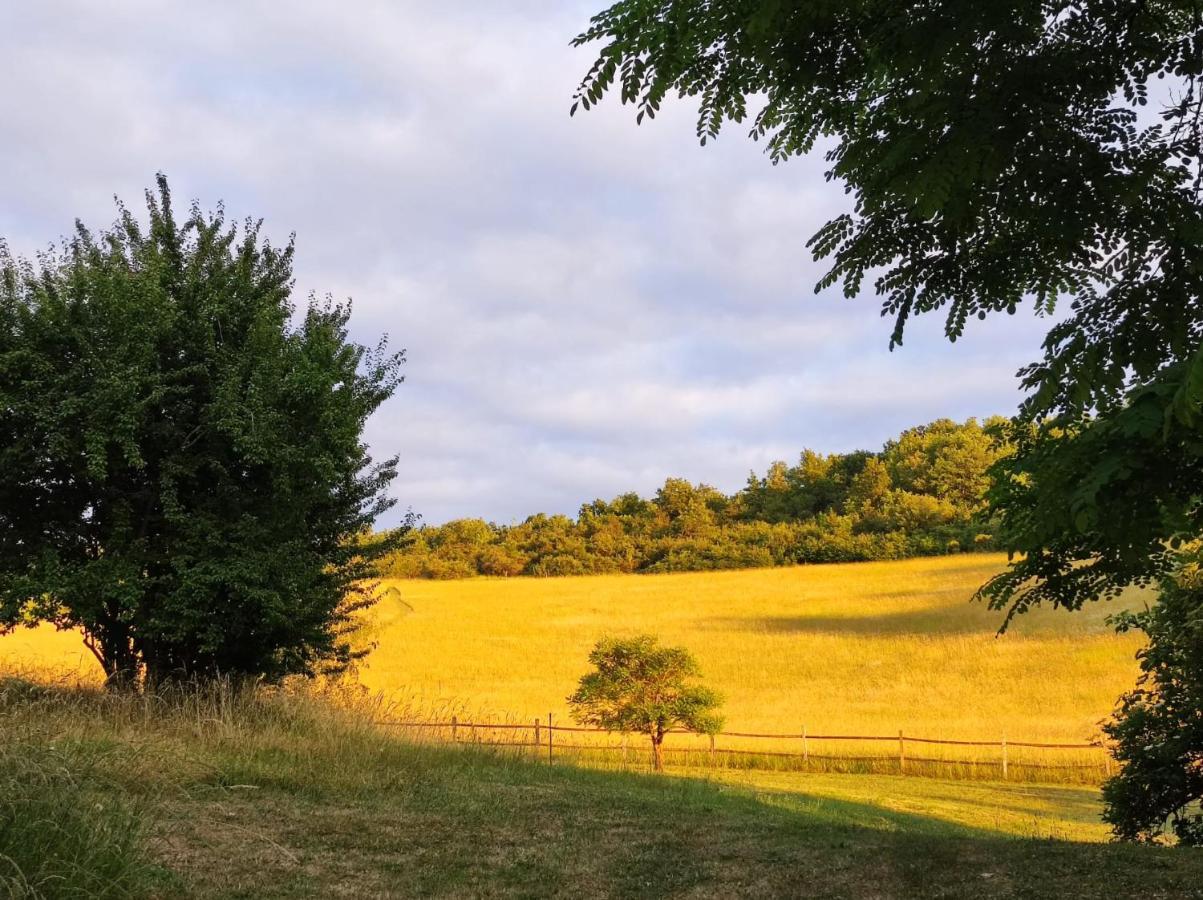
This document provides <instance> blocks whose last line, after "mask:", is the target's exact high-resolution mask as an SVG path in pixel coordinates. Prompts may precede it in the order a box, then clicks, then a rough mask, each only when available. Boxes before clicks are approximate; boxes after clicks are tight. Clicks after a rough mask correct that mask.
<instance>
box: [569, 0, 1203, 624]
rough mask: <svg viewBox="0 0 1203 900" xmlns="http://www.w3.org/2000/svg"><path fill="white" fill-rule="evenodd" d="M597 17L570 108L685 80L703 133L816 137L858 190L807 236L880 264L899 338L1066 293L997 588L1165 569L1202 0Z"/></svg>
mask: <svg viewBox="0 0 1203 900" xmlns="http://www.w3.org/2000/svg"><path fill="white" fill-rule="evenodd" d="M595 42H596V43H600V49H599V50H598V56H597V59H596V62H595V63H594V65H593V66H592V68H591V69H590V70H589V72H588V74H587V75H586V76H585V78H584V80H583V82H582V83H581V85H580V88H579V90H578V91H577V94H576V99H575V103H574V106H573V109H574V110H575V109H576V108H578V107H580V108H585V109H588V108H590V107H591V106H593V105H595V104H597V103H598V102H600V101H601V99H602V98H603V96H605V95H606V94H607V93H608V92H610V91H614V92H616V93H618V94H619V96H620V98H621V100H622V101H623V102H624V103H630V104H634V106H635V107H636V110H637V119H638V120H642V119H643V118H644V117H651V116H654V115H655V114H656V112H657V111H658V110H659V109H660V107H661V105H662V104H663V102H664V101H665V99H666V98H667V97H668V96H669V94H670V93H673V92H676V93H679V94H682V95H686V96H688V97H692V98H696V100H697V102H698V104H699V116H698V126H697V131H698V135H699V137H700V138H701V140H702V142H703V143H705V142H706V141H709V140H712V139H713V138H715V137H717V136H718V134H719V132H720V130H721V129H722V128H723V126H724V125H725V124H726V123H728V122H735V123H741V122H746V123H747V125H748V128H749V131H750V134H751V136H752V137H753V138H754V139H758V140H763V141H765V143H766V147H767V150H768V152H769V154H770V155H771V157H772V159H773V160H774V161H775V162H780V161H782V160H785V159H788V158H789V157H792V156H795V155H799V154H803V153H807V152H809V151H811V150H812V149H813V148H815V147H816V146H818V145H820V143H821V145H822V146H823V147H824V148H825V149H826V159H827V161H828V163H829V169H828V177H829V179H834V180H838V181H841V182H843V183H844V184H845V185H846V187H847V191H848V193H849V195H850V208H849V209H848V211H846V212H845V213H843V214H841V215H839V216H837V217H836V218H835V219H834V220H832V221H831V222H829V223H827V224H826V225H824V226H823V227H822V228H820V229H819V231H818V232H817V233H816V234H815V235H814V236H813V237H812V238H811V241H810V248H811V250H812V251H813V253H814V254H815V256H816V257H819V258H827V259H829V260H830V261H831V268H830V270H829V272H828V273H827V274H826V275H825V276H824V277H823V279H822V280H821V281H820V282H819V284H818V286H817V287H818V288H819V289H822V288H826V287H830V286H833V285H835V284H837V283H838V284H842V286H843V290H844V292H845V293H846V294H847V295H849V296H853V295H856V294H859V293H860V291H861V288H862V286H863V285H864V284H865V282H866V279H869V280H870V282H871V284H872V287H873V290H874V291H875V292H876V294H877V295H878V296H879V297H880V298H881V302H882V312H883V314H884V315H887V316H889V317H891V318H892V319H893V321H894V329H893V334H892V337H891V343H892V344H898V343H901V342H902V340H903V337H904V333H905V330H906V325H907V322H908V320H909V319H910V318H911V317H912V316H913V315H917V314H922V313H931V312H935V311H937V310H939V311H942V312H943V314H944V322H945V325H944V328H945V332H946V334H947V335H948V337H949V338H950V339H952V340H955V339H956V338H958V337H959V336H960V335H962V334H963V333H964V331H965V329H966V327H968V325H969V322H970V321H971V319H973V318H974V317H977V318H986V317H988V316H989V315H990V314H991V313H997V312H1007V313H1014V312H1015V311H1016V310H1017V309H1018V308H1019V307H1020V306H1022V305H1024V304H1030V305H1032V306H1033V307H1034V308H1035V309H1036V310H1037V311H1038V312H1041V313H1049V312H1051V311H1052V310H1053V309H1054V306H1055V305H1056V304H1057V303H1059V302H1060V303H1062V304H1064V303H1068V310H1067V311H1065V313H1064V314H1063V315H1062V318H1060V320H1059V321H1057V322H1056V323H1055V324H1053V325H1052V326H1051V328H1050V330H1049V332H1048V335H1047V338H1046V339H1045V341H1044V347H1043V358H1042V359H1041V360H1038V361H1037V362H1035V363H1033V364H1032V365H1030V366H1027V367H1025V368H1024V369H1023V370H1021V372H1020V376H1021V381H1022V386H1023V388H1024V389H1025V390H1026V392H1027V395H1026V400H1025V402H1024V404H1023V406H1022V409H1021V421H1020V422H1019V423H1018V424H1017V427H1016V429H1015V433H1014V435H1013V441H1014V443H1015V445H1016V452H1015V453H1014V454H1013V455H1012V456H1011V457H1009V458H1008V459H1007V460H1006V461H1004V462H1003V463H1002V464H1000V468H999V470H998V478H997V488H996V491H995V494H994V502H995V505H996V506H997V507H998V508H999V509H1000V510H1001V512H1002V515H1003V518H1004V526H1005V527H1004V528H1003V530H1002V531H1001V532H1000V535H1001V538H1002V540H1003V542H1004V544H1005V545H1006V546H1007V548H1008V549H1010V550H1012V551H1015V552H1017V553H1020V554H1022V558H1021V559H1019V560H1018V561H1017V563H1016V565H1015V566H1014V567H1013V568H1012V569H1011V570H1010V571H1009V572H1008V573H1006V574H1005V575H1003V576H1002V577H1000V578H999V579H997V580H996V581H994V582H992V583H991V584H990V585H989V586H987V588H986V589H985V595H986V596H987V597H989V598H990V599H991V601H992V602H993V603H994V604H996V605H997V606H999V607H1007V608H1010V609H1011V610H1012V611H1016V610H1020V609H1022V608H1024V607H1025V606H1027V605H1030V604H1032V603H1035V602H1041V601H1049V602H1051V603H1053V604H1055V605H1061V606H1066V607H1070V608H1074V607H1077V606H1080V605H1081V604H1082V603H1083V602H1085V601H1086V600H1089V599H1092V598H1095V597H1098V596H1106V595H1109V594H1112V593H1114V592H1115V591H1117V590H1119V589H1120V588H1121V587H1123V586H1124V585H1126V584H1130V583H1133V582H1149V581H1151V580H1153V579H1155V578H1158V577H1161V576H1163V575H1164V574H1165V572H1166V571H1167V570H1168V568H1169V567H1170V566H1172V558H1171V556H1170V555H1168V554H1167V553H1165V552H1163V551H1162V548H1163V547H1164V545H1165V543H1166V542H1167V541H1170V540H1175V539H1178V538H1182V537H1190V536H1193V535H1196V534H1198V533H1199V532H1200V526H1201V525H1203V522H1201V518H1200V517H1201V516H1203V511H1201V510H1200V504H1199V497H1200V496H1201V493H1200V491H1199V482H1200V480H1201V475H1200V472H1201V471H1203V452H1201V450H1200V446H1199V439H1198V434H1199V431H1200V429H1199V424H1200V399H1201V396H1203V349H1201V348H1203V303H1200V297H1201V296H1203V240H1201V239H1203V203H1201V199H1200V185H1201V181H1200V179H1201V177H1203V167H1201V165H1200V163H1201V154H1203V141H1201V123H1203V116H1201V115H1200V110H1201V109H1203V93H1201V91H1200V85H1199V83H1198V82H1199V75H1200V73H1201V72H1203V13H1201V10H1200V7H1199V4H1198V3H1197V2H1194V0H1190V2H1188V0H1154V2H1149V0H1081V2H1062V0H1005V2H996V3H993V2H992V3H973V2H966V0H920V2H909V3H895V2H886V0H848V2H806V3H787V2H781V0H622V2H618V3H615V4H613V5H612V6H610V7H609V8H608V9H605V10H604V11H602V12H600V13H599V14H598V15H596V16H595V17H594V18H593V20H592V22H591V24H590V26H589V28H588V29H587V30H586V31H585V32H584V33H582V34H581V35H580V36H579V37H578V38H577V44H578V45H584V44H593V43H595ZM1059 314H1060V313H1059ZM1049 513H1052V514H1053V515H1052V516H1051V517H1050V516H1049V515H1047V514H1049Z"/></svg>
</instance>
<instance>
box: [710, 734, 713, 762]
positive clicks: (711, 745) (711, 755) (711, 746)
mask: <svg viewBox="0 0 1203 900" xmlns="http://www.w3.org/2000/svg"><path fill="white" fill-rule="evenodd" d="M710 765H712V766H713V765H714V735H713V734H712V735H710Z"/></svg>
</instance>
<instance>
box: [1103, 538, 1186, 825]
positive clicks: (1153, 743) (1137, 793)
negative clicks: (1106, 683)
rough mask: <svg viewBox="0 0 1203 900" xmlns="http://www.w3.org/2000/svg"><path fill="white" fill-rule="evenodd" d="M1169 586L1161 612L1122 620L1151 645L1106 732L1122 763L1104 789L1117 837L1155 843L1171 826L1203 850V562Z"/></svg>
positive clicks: (1142, 654)
mask: <svg viewBox="0 0 1203 900" xmlns="http://www.w3.org/2000/svg"><path fill="white" fill-rule="evenodd" d="M1193 556H1194V558H1193V559H1189V558H1188V559H1184V560H1183V564H1182V566H1181V568H1180V569H1179V570H1178V572H1177V573H1176V574H1175V575H1174V576H1173V577H1168V578H1166V579H1164V581H1163V583H1162V590H1161V598H1160V600H1159V601H1158V603H1157V605H1156V606H1154V607H1152V608H1151V609H1147V610H1145V611H1144V612H1139V613H1128V614H1126V615H1123V616H1120V617H1118V618H1119V622H1120V627H1121V629H1123V630H1129V629H1139V630H1140V631H1142V632H1144V633H1145V634H1146V635H1148V638H1149V645H1148V647H1147V648H1146V649H1144V650H1142V651H1141V652H1140V654H1139V657H1140V668H1141V676H1140V680H1139V682H1138V684H1137V687H1136V689H1135V690H1133V691H1132V692H1130V693H1128V694H1125V695H1124V697H1123V698H1121V700H1120V703H1119V706H1118V707H1117V709H1116V712H1115V715H1114V717H1113V718H1112V720H1111V721H1110V722H1108V723H1107V724H1106V725H1105V727H1104V731H1106V733H1107V735H1108V736H1109V737H1110V738H1111V739H1112V740H1113V741H1114V742H1115V756H1116V758H1117V759H1118V760H1119V761H1120V762H1121V763H1122V768H1121V770H1120V772H1119V774H1118V775H1116V776H1115V777H1114V778H1112V779H1111V780H1110V781H1109V782H1108V783H1107V784H1106V785H1105V786H1104V788H1103V796H1104V799H1105V801H1106V810H1105V812H1104V814H1103V818H1104V819H1105V820H1106V821H1107V822H1109V823H1110V824H1111V826H1112V827H1113V828H1114V830H1115V833H1116V835H1117V836H1119V837H1121V838H1126V839H1128V840H1137V839H1139V840H1152V839H1154V838H1156V837H1157V836H1159V835H1160V834H1161V833H1162V831H1163V829H1164V828H1165V825H1166V823H1167V821H1168V823H1169V824H1170V826H1171V828H1172V830H1173V832H1174V834H1175V835H1176V836H1177V837H1178V839H1179V840H1180V841H1181V842H1182V843H1184V844H1203V808H1201V807H1200V803H1201V802H1203V569H1201V568H1200V561H1199V554H1198V552H1197V551H1196V552H1195V553H1194V554H1193Z"/></svg>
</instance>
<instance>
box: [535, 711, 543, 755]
mask: <svg viewBox="0 0 1203 900" xmlns="http://www.w3.org/2000/svg"><path fill="white" fill-rule="evenodd" d="M542 746H543V735H541V734H540V733H539V720H538V719H535V755H536V756H538V755H539V748H540V747H542Z"/></svg>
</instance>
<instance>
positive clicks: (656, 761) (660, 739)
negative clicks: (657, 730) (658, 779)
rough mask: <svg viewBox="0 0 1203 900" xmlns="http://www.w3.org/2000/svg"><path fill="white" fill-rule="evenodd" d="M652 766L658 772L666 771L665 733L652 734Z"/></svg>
mask: <svg viewBox="0 0 1203 900" xmlns="http://www.w3.org/2000/svg"><path fill="white" fill-rule="evenodd" d="M652 768H654V769H655V770H656V771H657V772H663V771H664V735H662V734H653V735H652Z"/></svg>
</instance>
